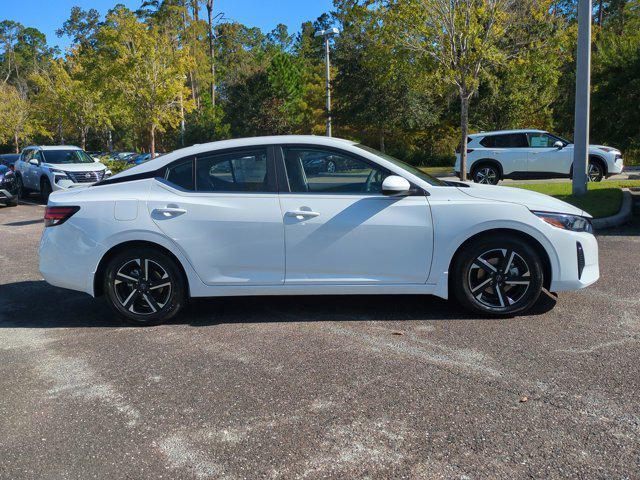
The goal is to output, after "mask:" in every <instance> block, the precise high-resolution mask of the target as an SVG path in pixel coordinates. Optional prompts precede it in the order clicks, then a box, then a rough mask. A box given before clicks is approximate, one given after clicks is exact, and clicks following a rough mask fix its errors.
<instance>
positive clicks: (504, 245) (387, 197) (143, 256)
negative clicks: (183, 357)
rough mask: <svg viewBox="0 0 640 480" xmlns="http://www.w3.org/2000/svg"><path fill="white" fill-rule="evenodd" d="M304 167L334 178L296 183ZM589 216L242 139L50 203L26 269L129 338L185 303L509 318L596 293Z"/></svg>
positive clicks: (387, 160)
mask: <svg viewBox="0 0 640 480" xmlns="http://www.w3.org/2000/svg"><path fill="white" fill-rule="evenodd" d="M311 156H313V157H314V158H319V157H325V158H326V159H329V158H333V159H343V160H341V161H344V162H345V164H348V165H350V168H349V170H350V173H349V174H348V175H334V174H332V173H330V172H328V173H324V174H323V175H315V176H311V175H307V172H306V169H307V166H308V164H306V163H305V159H306V158H309V157H311ZM589 218H590V217H589V215H588V214H587V213H585V212H584V211H582V210H581V209H579V208H577V207H574V206H572V205H569V204H567V203H564V202H562V201H560V200H557V199H555V198H552V197H548V196H546V195H542V194H539V193H535V192H531V191H528V190H523V189H516V188H507V187H494V186H486V185H476V184H466V183H461V182H444V181H441V180H438V179H436V178H433V177H431V176H429V175H427V174H426V173H424V172H422V171H420V170H418V169H416V168H414V167H412V166H410V165H408V164H406V163H404V162H401V161H400V160H397V159H395V158H393V157H391V156H389V155H386V154H384V153H382V152H378V151H376V150H373V149H371V148H369V147H366V146H363V145H359V144H356V143H355V142H351V141H347V140H339V139H335V138H328V137H319V136H281V137H280V136H274V137H258V138H244V139H238V140H225V141H221V142H214V143H207V144H202V145H195V146H193V147H189V148H184V149H181V150H176V151H174V152H172V153H169V154H167V155H164V156H162V157H160V158H156V159H153V160H150V161H149V162H147V163H144V164H142V165H138V166H135V167H132V168H130V169H128V170H125V171H123V172H121V173H119V174H117V175H114V176H113V177H112V178H109V179H106V180H103V181H102V182H99V183H97V184H95V185H93V186H91V187H89V188H86V189H82V190H80V191H76V192H55V193H54V194H53V195H52V196H51V198H50V200H49V205H48V207H47V209H46V211H45V226H46V228H45V229H44V233H43V236H42V240H41V243H40V271H41V272H42V275H43V276H44V278H45V280H46V281H47V282H49V283H50V284H52V285H56V286H59V287H64V288H70V289H73V290H79V291H82V292H87V293H88V294H90V295H93V296H98V295H102V294H104V295H106V297H107V300H108V303H109V304H110V305H111V306H112V307H113V309H114V310H115V311H116V312H117V313H118V314H119V315H120V316H122V317H123V318H125V319H127V320H128V321H131V322H134V323H138V324H142V325H150V324H157V323H160V322H163V321H166V320H168V319H169V318H171V317H173V316H175V315H176V314H177V313H178V312H179V311H180V310H181V309H182V307H183V305H184V304H185V302H186V301H187V300H188V298H189V297H208V296H239V295H309V294H315V295H319V294H329V295H336V294H431V295H437V296H440V297H443V298H447V297H448V296H450V295H454V296H455V297H456V298H457V299H458V300H459V301H460V302H461V303H462V304H463V305H464V306H465V307H466V308H468V309H470V310H472V311H474V312H476V313H480V314H488V315H511V314H514V313H516V312H520V311H524V310H527V309H528V308H530V307H531V306H532V305H533V304H534V303H535V302H536V300H537V299H538V297H539V295H540V293H541V291H542V289H543V288H546V289H547V290H549V291H553V292H557V291H566V290H577V289H580V288H584V287H586V286H588V285H590V284H592V283H593V282H595V281H596V280H597V279H598V277H599V269H598V245H597V242H596V238H595V236H594V235H593V233H592V227H591V222H590V220H589ZM74 246H77V247H78V248H74Z"/></svg>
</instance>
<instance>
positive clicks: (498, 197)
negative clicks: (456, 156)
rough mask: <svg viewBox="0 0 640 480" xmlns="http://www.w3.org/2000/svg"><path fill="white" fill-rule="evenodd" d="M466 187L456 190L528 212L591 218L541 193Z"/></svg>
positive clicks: (475, 185) (583, 212) (513, 189)
mask: <svg viewBox="0 0 640 480" xmlns="http://www.w3.org/2000/svg"><path fill="white" fill-rule="evenodd" d="M467 185H469V186H468V187H458V188H459V190H460V191H461V192H463V193H465V194H467V195H469V196H470V197H474V198H481V199H485V200H494V201H496V202H508V203H516V204H518V205H523V206H525V207H527V208H528V209H529V210H535V211H541V212H555V213H566V214H569V215H580V216H582V217H589V218H591V215H589V214H588V213H587V212H585V211H584V210H581V209H579V208H578V207H574V206H573V205H570V204H569V203H566V202H563V201H562V200H558V199H557V198H554V197H550V196H549V195H544V194H543V193H538V192H533V191H531V190H524V189H522V188H511V187H502V186H494V185H479V184H476V183H469V184H467Z"/></svg>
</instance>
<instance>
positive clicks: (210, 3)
mask: <svg viewBox="0 0 640 480" xmlns="http://www.w3.org/2000/svg"><path fill="white" fill-rule="evenodd" d="M207 16H208V18H209V61H210V62H211V106H213V107H215V106H216V62H215V51H214V48H213V0H207Z"/></svg>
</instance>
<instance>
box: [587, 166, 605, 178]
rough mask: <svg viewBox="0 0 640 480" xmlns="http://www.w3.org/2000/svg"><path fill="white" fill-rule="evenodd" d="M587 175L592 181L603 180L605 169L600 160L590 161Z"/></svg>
mask: <svg viewBox="0 0 640 480" xmlns="http://www.w3.org/2000/svg"><path fill="white" fill-rule="evenodd" d="M587 176H588V178H589V181H590V182H601V181H602V179H603V178H604V169H603V168H602V165H600V162H598V161H590V162H589V169H588V170H587Z"/></svg>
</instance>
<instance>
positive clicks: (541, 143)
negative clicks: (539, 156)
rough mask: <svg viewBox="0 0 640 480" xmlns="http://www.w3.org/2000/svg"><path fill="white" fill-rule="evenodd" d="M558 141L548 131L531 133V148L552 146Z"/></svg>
mask: <svg viewBox="0 0 640 480" xmlns="http://www.w3.org/2000/svg"><path fill="white" fill-rule="evenodd" d="M557 141H558V139H557V138H554V137H552V136H551V135H549V134H548V133H530V134H529V144H530V145H531V148H550V147H553V144H554V143H556V142H557Z"/></svg>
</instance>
